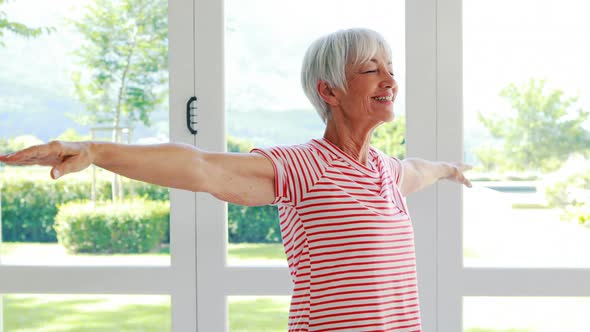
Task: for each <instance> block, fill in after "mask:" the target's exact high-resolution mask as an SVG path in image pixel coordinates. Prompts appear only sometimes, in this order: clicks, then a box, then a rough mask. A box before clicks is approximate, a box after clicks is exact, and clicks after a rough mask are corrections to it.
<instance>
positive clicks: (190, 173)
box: [0, 141, 275, 205]
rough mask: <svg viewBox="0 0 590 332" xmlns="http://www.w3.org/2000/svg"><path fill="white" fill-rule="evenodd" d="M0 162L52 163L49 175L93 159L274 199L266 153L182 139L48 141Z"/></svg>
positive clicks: (220, 191)
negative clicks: (210, 148)
mask: <svg viewBox="0 0 590 332" xmlns="http://www.w3.org/2000/svg"><path fill="white" fill-rule="evenodd" d="M0 162H3V163H6V164H12V165H45V166H52V170H51V175H52V177H53V178H54V179H57V178H59V177H61V176H63V175H65V174H68V173H72V172H77V171H81V170H83V169H85V168H87V167H88V166H90V165H91V164H95V165H97V166H98V167H101V168H104V169H106V170H109V171H111V172H114V173H117V174H121V175H123V176H125V177H128V178H131V179H135V180H139V181H144V182H148V183H153V184H156V185H160V186H164V187H169V188H178V189H185V190H191V191H197V192H208V193H210V194H212V195H214V196H215V197H217V198H219V199H222V200H224V201H227V202H231V203H236V204H242V205H265V204H269V203H271V202H272V201H273V200H274V198H275V197H274V196H275V192H274V170H273V167H272V164H271V163H270V161H269V160H268V159H266V157H264V156H262V155H259V154H254V153H252V154H249V153H214V152H206V151H203V150H199V149H197V148H195V147H193V146H191V145H187V144H179V143H166V144H157V145H125V144H116V143H103V142H62V141H53V142H51V143H48V144H43V145H37V146H32V147H30V148H27V149H24V150H21V151H19V152H16V153H14V154H11V155H8V156H0Z"/></svg>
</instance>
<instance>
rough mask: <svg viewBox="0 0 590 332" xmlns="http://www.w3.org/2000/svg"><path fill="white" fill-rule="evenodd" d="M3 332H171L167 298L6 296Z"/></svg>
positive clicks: (168, 300) (168, 298)
mask: <svg viewBox="0 0 590 332" xmlns="http://www.w3.org/2000/svg"><path fill="white" fill-rule="evenodd" d="M3 300H4V302H3V309H4V331H6V332H57V331H79V332H111V331H137V332H139V331H144V332H152V331H153V332H165V331H170V330H171V314H170V297H168V296H136V295H134V296H126V295H114V296H110V295H5V296H4V297H3Z"/></svg>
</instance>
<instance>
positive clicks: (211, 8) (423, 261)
mask: <svg viewBox="0 0 590 332" xmlns="http://www.w3.org/2000/svg"><path fill="white" fill-rule="evenodd" d="M195 1H196V2H195V3H196V6H195V20H196V21H195V22H196V24H195V36H196V43H195V57H196V65H195V66H196V69H195V71H196V95H197V97H198V98H199V105H198V107H199V115H198V119H199V120H198V121H199V122H200V123H201V124H200V126H199V128H198V130H199V133H198V134H197V147H199V148H202V149H205V150H209V151H224V149H225V146H226V141H225V137H226V131H225V114H224V113H225V107H224V101H225V98H224V88H225V86H224V77H225V76H224V62H223V59H224V24H225V20H224V3H223V1H222V0H218V1H208V0H195ZM434 4H435V1H434V0H411V1H406V15H407V18H406V29H407V32H406V40H407V42H406V43H407V44H406V47H407V51H406V52H407V55H406V59H407V60H406V61H407V67H406V70H407V72H408V73H409V74H408V75H407V77H408V82H407V83H406V84H407V89H406V90H407V92H406V93H407V101H406V102H407V105H408V109H412V112H408V114H407V128H408V130H407V132H408V133H407V135H408V136H407V142H408V144H407V154H408V155H420V156H422V157H424V158H434V157H435V156H436V149H435V148H434V147H435V146H434V145H432V141H434V140H435V133H436V131H435V128H436V123H435V122H434V121H433V117H432V112H433V110H434V109H435V107H436V103H435V98H434V97H435V84H436V82H435V73H436V71H435V65H436V62H435V45H436V44H435V39H434V38H433V37H434V32H435V24H434V22H435V17H434V14H435V11H434ZM412 73H413V74H412ZM429 129H430V130H429ZM428 135H430V136H428ZM425 138H426V139H425ZM435 201H436V197H435V191H434V189H431V190H429V191H425V192H423V193H419V194H417V195H416V196H415V197H411V198H410V199H409V204H410V211H412V215H413V218H414V225H415V229H416V242H417V244H418V248H417V255H418V257H419V258H418V278H419V289H420V295H421V306H422V308H423V311H424V313H423V324H424V326H425V331H429V330H431V329H430V328H429V329H426V328H427V327H432V328H434V326H435V317H436V297H435V296H436V273H435V272H436V256H435V253H436V249H437V248H436V246H435V242H434V240H435V239H436V233H435V231H434V230H435V225H436V223H435V218H436V213H435V212H436V211H435V210H434V209H423V208H422V209H421V208H420V207H428V206H430V207H433V206H434V202H435ZM412 206H414V209H412V208H411V207H412ZM226 214H227V208H226V204H225V203H224V202H221V201H219V200H217V199H215V198H213V197H212V196H211V195H209V194H197V267H198V268H197V289H198V328H199V331H227V330H228V326H227V322H228V315H227V303H226V298H227V296H234V295H291V291H292V281H291V278H290V275H289V271H288V268H287V267H242V266H240V267H229V266H226V263H225V262H226V252H227V248H226V243H227V225H226V222H225V220H227V215H226Z"/></svg>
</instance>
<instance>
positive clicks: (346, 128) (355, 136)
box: [324, 119, 373, 166]
mask: <svg viewBox="0 0 590 332" xmlns="http://www.w3.org/2000/svg"><path fill="white" fill-rule="evenodd" d="M372 133H373V129H372V128H371V129H364V130H363V129H362V128H358V127H357V126H350V125H346V124H345V123H340V124H339V123H338V122H337V121H332V120H331V119H328V122H327V124H326V131H325V132H324V138H325V139H327V140H328V141H330V142H331V143H332V144H334V145H336V146H337V147H338V148H339V149H340V150H342V151H343V152H344V153H346V154H347V155H348V156H350V157H351V158H353V159H355V160H357V161H358V162H359V163H361V164H362V165H365V166H366V165H368V163H367V159H368V155H369V145H370V142H371V134H372Z"/></svg>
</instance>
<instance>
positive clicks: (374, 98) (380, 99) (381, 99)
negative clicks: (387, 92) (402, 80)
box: [371, 96, 393, 101]
mask: <svg viewBox="0 0 590 332" xmlns="http://www.w3.org/2000/svg"><path fill="white" fill-rule="evenodd" d="M371 99H373V100H376V101H392V100H393V96H386V97H371Z"/></svg>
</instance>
